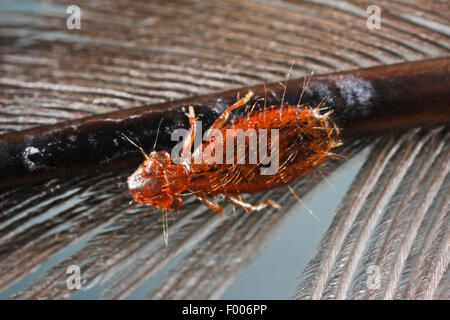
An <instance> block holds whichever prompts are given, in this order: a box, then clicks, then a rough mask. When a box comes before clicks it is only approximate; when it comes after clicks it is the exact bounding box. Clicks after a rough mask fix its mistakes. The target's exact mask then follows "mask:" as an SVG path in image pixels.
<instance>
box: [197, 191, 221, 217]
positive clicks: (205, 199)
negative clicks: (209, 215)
mask: <svg viewBox="0 0 450 320" xmlns="http://www.w3.org/2000/svg"><path fill="white" fill-rule="evenodd" d="M196 196H197V198H198V199H199V200H200V201H201V202H202V203H203V204H204V205H205V206H207V207H208V208H210V209H211V210H213V211H216V212H218V213H219V214H220V216H221V217H222V218H225V215H224V214H223V207H222V206H221V205H220V204H218V203H215V202H214V201H212V200H211V199H210V198H208V196H207V195H206V194H204V193H203V192H199V193H196Z"/></svg>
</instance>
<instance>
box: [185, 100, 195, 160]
mask: <svg viewBox="0 0 450 320" xmlns="http://www.w3.org/2000/svg"><path fill="white" fill-rule="evenodd" d="M188 109H189V113H188V114H187V116H188V117H189V124H190V128H189V131H188V133H187V135H186V138H185V139H184V144H183V151H182V157H183V158H184V159H185V158H189V157H190V154H191V149H192V145H193V144H194V138H195V133H196V132H197V126H196V122H195V120H196V119H195V112H194V107H193V106H189V107H188Z"/></svg>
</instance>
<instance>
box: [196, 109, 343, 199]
mask: <svg viewBox="0 0 450 320" xmlns="http://www.w3.org/2000/svg"><path fill="white" fill-rule="evenodd" d="M230 129H231V132H237V130H238V129H241V130H242V131H244V133H245V132H247V130H249V129H250V130H255V131H256V133H257V134H260V133H261V129H265V130H267V131H266V132H267V140H266V141H267V146H263V145H261V140H259V139H257V143H256V148H255V147H254V145H252V142H251V138H250V137H249V136H248V135H245V143H244V152H243V153H241V155H242V154H244V155H245V158H244V160H245V161H244V163H239V161H238V160H239V159H241V162H242V157H239V159H238V156H239V153H238V148H239V145H238V139H237V137H236V139H232V140H231V139H230V140H227V139H226V138H223V141H222V142H221V141H212V142H205V143H203V145H202V150H203V151H205V150H207V147H208V146H209V147H210V150H217V149H215V148H214V147H215V146H216V145H217V144H219V143H222V144H223V145H222V148H221V150H222V152H223V157H222V159H223V163H209V164H208V163H205V162H203V163H202V164H194V165H193V167H192V168H193V171H192V175H191V181H190V187H189V189H190V190H191V191H194V192H195V191H202V192H208V193H210V194H219V193H221V194H228V193H256V192H260V191H265V190H269V189H272V188H276V187H280V186H284V185H287V184H289V183H291V182H293V181H294V180H296V179H298V178H299V177H302V176H304V175H305V174H307V173H308V172H310V171H312V170H314V169H315V168H317V167H318V166H320V165H321V164H322V163H323V162H324V160H325V159H326V158H327V157H328V156H329V151H330V150H331V149H332V148H334V147H335V146H337V145H338V137H337V135H338V132H337V129H336V127H335V125H334V123H333V121H332V120H331V119H330V118H329V116H328V115H323V114H320V112H319V110H318V108H309V107H304V106H300V107H299V108H297V107H295V106H283V107H280V106H272V107H269V108H266V109H264V110H257V111H253V112H252V113H250V114H245V115H243V116H241V117H239V118H237V119H234V120H233V121H231V122H230V123H229V124H227V125H226V126H225V127H224V128H222V130H221V133H222V136H223V137H226V135H227V130H230ZM272 130H277V132H278V148H274V150H275V151H276V152H275V154H271V151H274V150H271V148H272V145H275V143H276V142H277V139H276V138H275V137H274V136H272V134H271V133H272ZM242 131H240V134H242ZM228 134H230V131H228ZM237 135H238V134H237V133H235V136H237ZM230 141H232V144H233V148H234V153H233V154H232V156H231V157H230V155H229V152H227V143H230ZM263 141H264V139H263ZM228 147H229V146H228ZM241 147H242V144H241ZM261 147H263V148H264V147H265V148H266V150H267V151H268V152H267V154H268V155H269V156H270V157H275V158H273V162H271V163H270V162H269V163H268V164H267V163H266V164H263V163H262V161H261V158H260V157H258V159H257V161H256V163H255V162H254V163H250V162H251V161H250V160H251V155H253V156H254V155H255V153H257V154H258V156H260V154H259V151H260V148H261ZM219 149H220V148H219ZM229 159H232V160H233V161H231V160H230V161H231V162H232V163H231V164H229V163H227V161H226V160H229ZM266 162H267V159H266ZM274 162H275V164H276V168H275V170H272V171H271V172H269V174H263V173H262V169H264V168H266V173H267V168H268V167H270V166H271V165H273V164H274Z"/></svg>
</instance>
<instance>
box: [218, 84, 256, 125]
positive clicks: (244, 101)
mask: <svg viewBox="0 0 450 320" xmlns="http://www.w3.org/2000/svg"><path fill="white" fill-rule="evenodd" d="M252 96H253V92H252V91H249V92H248V93H247V94H246V95H245V97H243V98H242V99H240V100H238V101H236V102H235V103H234V104H233V105H231V106H229V107H228V108H227V109H226V110H225V111H224V112H222V114H221V115H220V116H219V117H218V118H217V119H216V121H214V123H213V124H212V125H211V127H210V129H217V130H220V129H222V128H223V125H224V124H225V122H227V120H228V117H229V116H230V112H231V111H233V110H234V109H236V108H239V107H242V106H243V105H246V104H247V102H248V101H249V100H250V98H251V97H252Z"/></svg>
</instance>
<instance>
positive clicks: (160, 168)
mask: <svg viewBox="0 0 450 320" xmlns="http://www.w3.org/2000/svg"><path fill="white" fill-rule="evenodd" d="M144 156H145V161H144V162H143V163H142V164H141V165H140V166H139V168H138V169H137V170H136V171H135V172H134V173H133V174H132V175H131V176H129V177H128V189H129V190H130V193H131V195H132V196H133V198H134V200H136V201H138V202H141V203H144V204H146V205H150V206H155V207H157V208H160V209H177V208H179V207H180V206H181V204H182V200H181V196H180V193H181V192H182V191H184V190H186V186H187V182H188V178H187V175H186V172H185V170H184V168H183V166H181V165H174V164H172V160H171V157H170V154H169V153H168V152H166V151H153V152H152V153H151V154H150V155H147V154H145V153H144Z"/></svg>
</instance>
